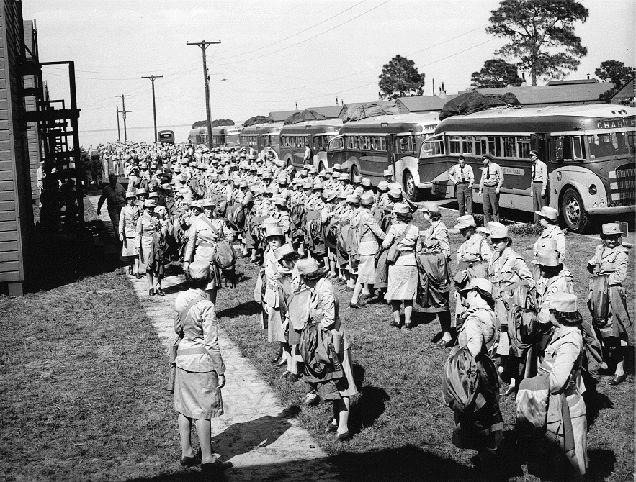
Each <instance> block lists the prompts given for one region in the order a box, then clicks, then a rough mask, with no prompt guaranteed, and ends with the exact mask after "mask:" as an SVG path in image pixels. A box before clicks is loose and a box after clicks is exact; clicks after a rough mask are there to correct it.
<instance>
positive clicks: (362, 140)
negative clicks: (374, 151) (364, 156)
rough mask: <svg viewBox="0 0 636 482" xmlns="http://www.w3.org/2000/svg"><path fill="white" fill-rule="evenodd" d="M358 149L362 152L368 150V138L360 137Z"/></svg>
mask: <svg viewBox="0 0 636 482" xmlns="http://www.w3.org/2000/svg"><path fill="white" fill-rule="evenodd" d="M360 149H362V150H363V151H368V150H369V136H360Z"/></svg>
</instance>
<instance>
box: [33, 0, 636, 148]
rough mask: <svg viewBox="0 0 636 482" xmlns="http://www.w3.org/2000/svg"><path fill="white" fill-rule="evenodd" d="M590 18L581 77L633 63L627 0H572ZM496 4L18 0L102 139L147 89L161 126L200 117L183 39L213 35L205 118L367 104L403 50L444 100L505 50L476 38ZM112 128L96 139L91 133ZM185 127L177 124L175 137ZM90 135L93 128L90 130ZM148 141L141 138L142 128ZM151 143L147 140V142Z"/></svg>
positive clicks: (53, 72)
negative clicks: (73, 83)
mask: <svg viewBox="0 0 636 482" xmlns="http://www.w3.org/2000/svg"><path fill="white" fill-rule="evenodd" d="M582 3H583V4H585V6H586V7H587V8H588V9H589V12H590V15H589V18H588V21H587V23H585V24H582V25H579V26H577V29H576V32H577V34H578V35H580V36H581V37H582V39H583V44H584V45H585V46H587V47H588V50H589V53H588V55H587V57H585V58H583V59H582V62H581V65H580V68H579V69H578V71H577V72H573V73H571V74H570V75H569V77H568V78H585V77H586V75H587V74H588V73H589V74H591V75H594V69H595V68H596V67H598V65H599V64H600V62H601V61H603V60H606V59H617V60H621V61H623V62H625V63H626V64H628V65H636V58H635V52H634V46H635V45H636V38H635V34H634V25H635V23H636V2H634V1H633V0H603V1H599V0H583V1H582ZM498 4H499V1H498V0H465V1H457V0H357V1H342V0H315V1H308V0H268V1H264V0H251V1H248V0H232V1H211V0H208V1H203V0H172V1H165V0H82V1H77V0H24V2H23V15H24V18H25V19H35V20H36V21H37V28H38V40H39V52H40V60H41V61H52V60H74V61H75V68H76V75H77V86H78V105H79V107H80V108H81V109H82V112H81V116H80V128H81V130H82V132H84V133H85V134H87V135H88V134H90V135H89V137H91V139H95V138H97V137H99V136H102V137H104V138H105V139H103V140H107V139H106V138H110V137H112V136H113V131H112V129H114V128H115V125H116V117H115V116H116V112H115V111H116V107H117V105H121V104H120V102H121V101H120V99H117V98H116V96H118V95H121V94H122V93H124V94H126V107H127V109H129V110H132V111H133V112H132V113H130V114H128V126H129V127H131V128H134V127H147V126H152V97H151V88H150V81H149V80H146V79H141V78H139V77H140V76H142V75H149V74H157V75H161V74H162V75H163V76H164V78H163V79H159V80H157V81H156V82H155V86H156V91H157V106H158V114H157V117H158V124H159V127H161V126H173V125H179V124H191V123H192V122H194V121H196V120H201V119H204V118H205V101H204V89H203V72H202V66H201V51H200V49H199V48H198V47H192V46H186V42H187V41H200V40H202V39H205V40H220V41H221V42H222V43H221V44H220V45H213V46H210V47H209V48H208V61H209V69H210V72H211V91H212V99H211V105H212V118H213V119H215V118H219V117H229V118H232V119H233V120H234V121H236V122H237V123H238V122H242V121H244V120H245V119H247V118H248V117H250V116H253V115H257V114H262V115H267V113H268V112H269V111H272V110H291V109H294V108H295V105H296V103H297V104H298V107H299V108H305V107H310V106H320V105H333V104H334V103H335V100H336V97H338V98H339V99H344V101H345V103H346V102H361V101H367V100H368V101H371V100H375V99H376V98H377V92H378V85H377V82H378V75H379V73H380V70H381V67H382V65H383V64H384V63H386V62H387V61H388V60H390V59H391V58H392V57H393V56H394V55H396V54H400V55H403V56H406V57H408V58H410V59H413V60H414V61H415V63H416V66H417V67H418V69H419V70H420V72H424V73H426V88H425V91H426V94H431V93H432V92H433V90H432V85H433V79H435V85H436V89H437V86H439V84H440V82H442V81H443V82H444V84H445V87H446V91H447V92H449V93H454V92H457V91H458V90H463V89H465V88H466V87H468V86H469V83H470V74H471V72H473V71H475V70H479V69H480V68H481V67H482V65H483V63H484V61H485V60H486V59H489V58H492V57H493V52H494V51H495V50H496V49H497V48H498V47H499V46H500V45H502V43H503V42H502V40H500V39H496V38H494V37H491V36H488V35H486V33H485V32H484V28H485V27H486V25H487V21H488V17H489V16H490V11H491V10H493V9H495V8H497V5H498ZM63 78H64V76H63V75H62V70H61V69H60V68H57V67H56V68H46V70H45V79H46V80H48V82H49V86H50V91H51V95H52V97H53V98H62V97H64V96H65V95H66V92H67V88H66V84H65V83H63V82H62V79H63ZM99 129H109V131H108V132H104V133H102V134H99V133H96V132H94V131H95V130H99ZM186 130H187V129H186ZM89 131H93V132H89ZM144 132H145V133H148V132H149V133H150V134H144V135H148V136H149V135H151V133H152V130H150V131H147V130H146V131H144ZM145 140H150V139H145Z"/></svg>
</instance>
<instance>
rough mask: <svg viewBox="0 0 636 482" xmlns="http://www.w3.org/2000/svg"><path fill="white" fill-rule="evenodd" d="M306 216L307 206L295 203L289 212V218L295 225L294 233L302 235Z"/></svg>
mask: <svg viewBox="0 0 636 482" xmlns="http://www.w3.org/2000/svg"><path fill="white" fill-rule="evenodd" d="M304 217H305V206H304V205H303V204H295V205H294V206H292V208H291V212H290V213H289V220H290V222H291V225H292V226H293V235H294V236H302V234H303V233H302V224H303V218H304Z"/></svg>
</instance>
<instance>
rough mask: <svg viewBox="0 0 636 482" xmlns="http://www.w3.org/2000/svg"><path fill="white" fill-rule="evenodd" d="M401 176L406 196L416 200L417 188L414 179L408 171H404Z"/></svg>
mask: <svg viewBox="0 0 636 482" xmlns="http://www.w3.org/2000/svg"><path fill="white" fill-rule="evenodd" d="M402 178H403V180H404V192H405V193H406V197H407V198H408V199H409V201H413V202H415V201H417V195H418V189H417V186H416V185H415V179H413V176H412V175H411V173H410V172H409V171H405V172H404V175H403V176H402Z"/></svg>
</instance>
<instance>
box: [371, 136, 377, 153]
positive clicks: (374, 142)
mask: <svg viewBox="0 0 636 482" xmlns="http://www.w3.org/2000/svg"><path fill="white" fill-rule="evenodd" d="M377 140H378V138H377V137H375V136H372V137H369V149H370V150H372V151H377V150H378V147H377Z"/></svg>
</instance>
